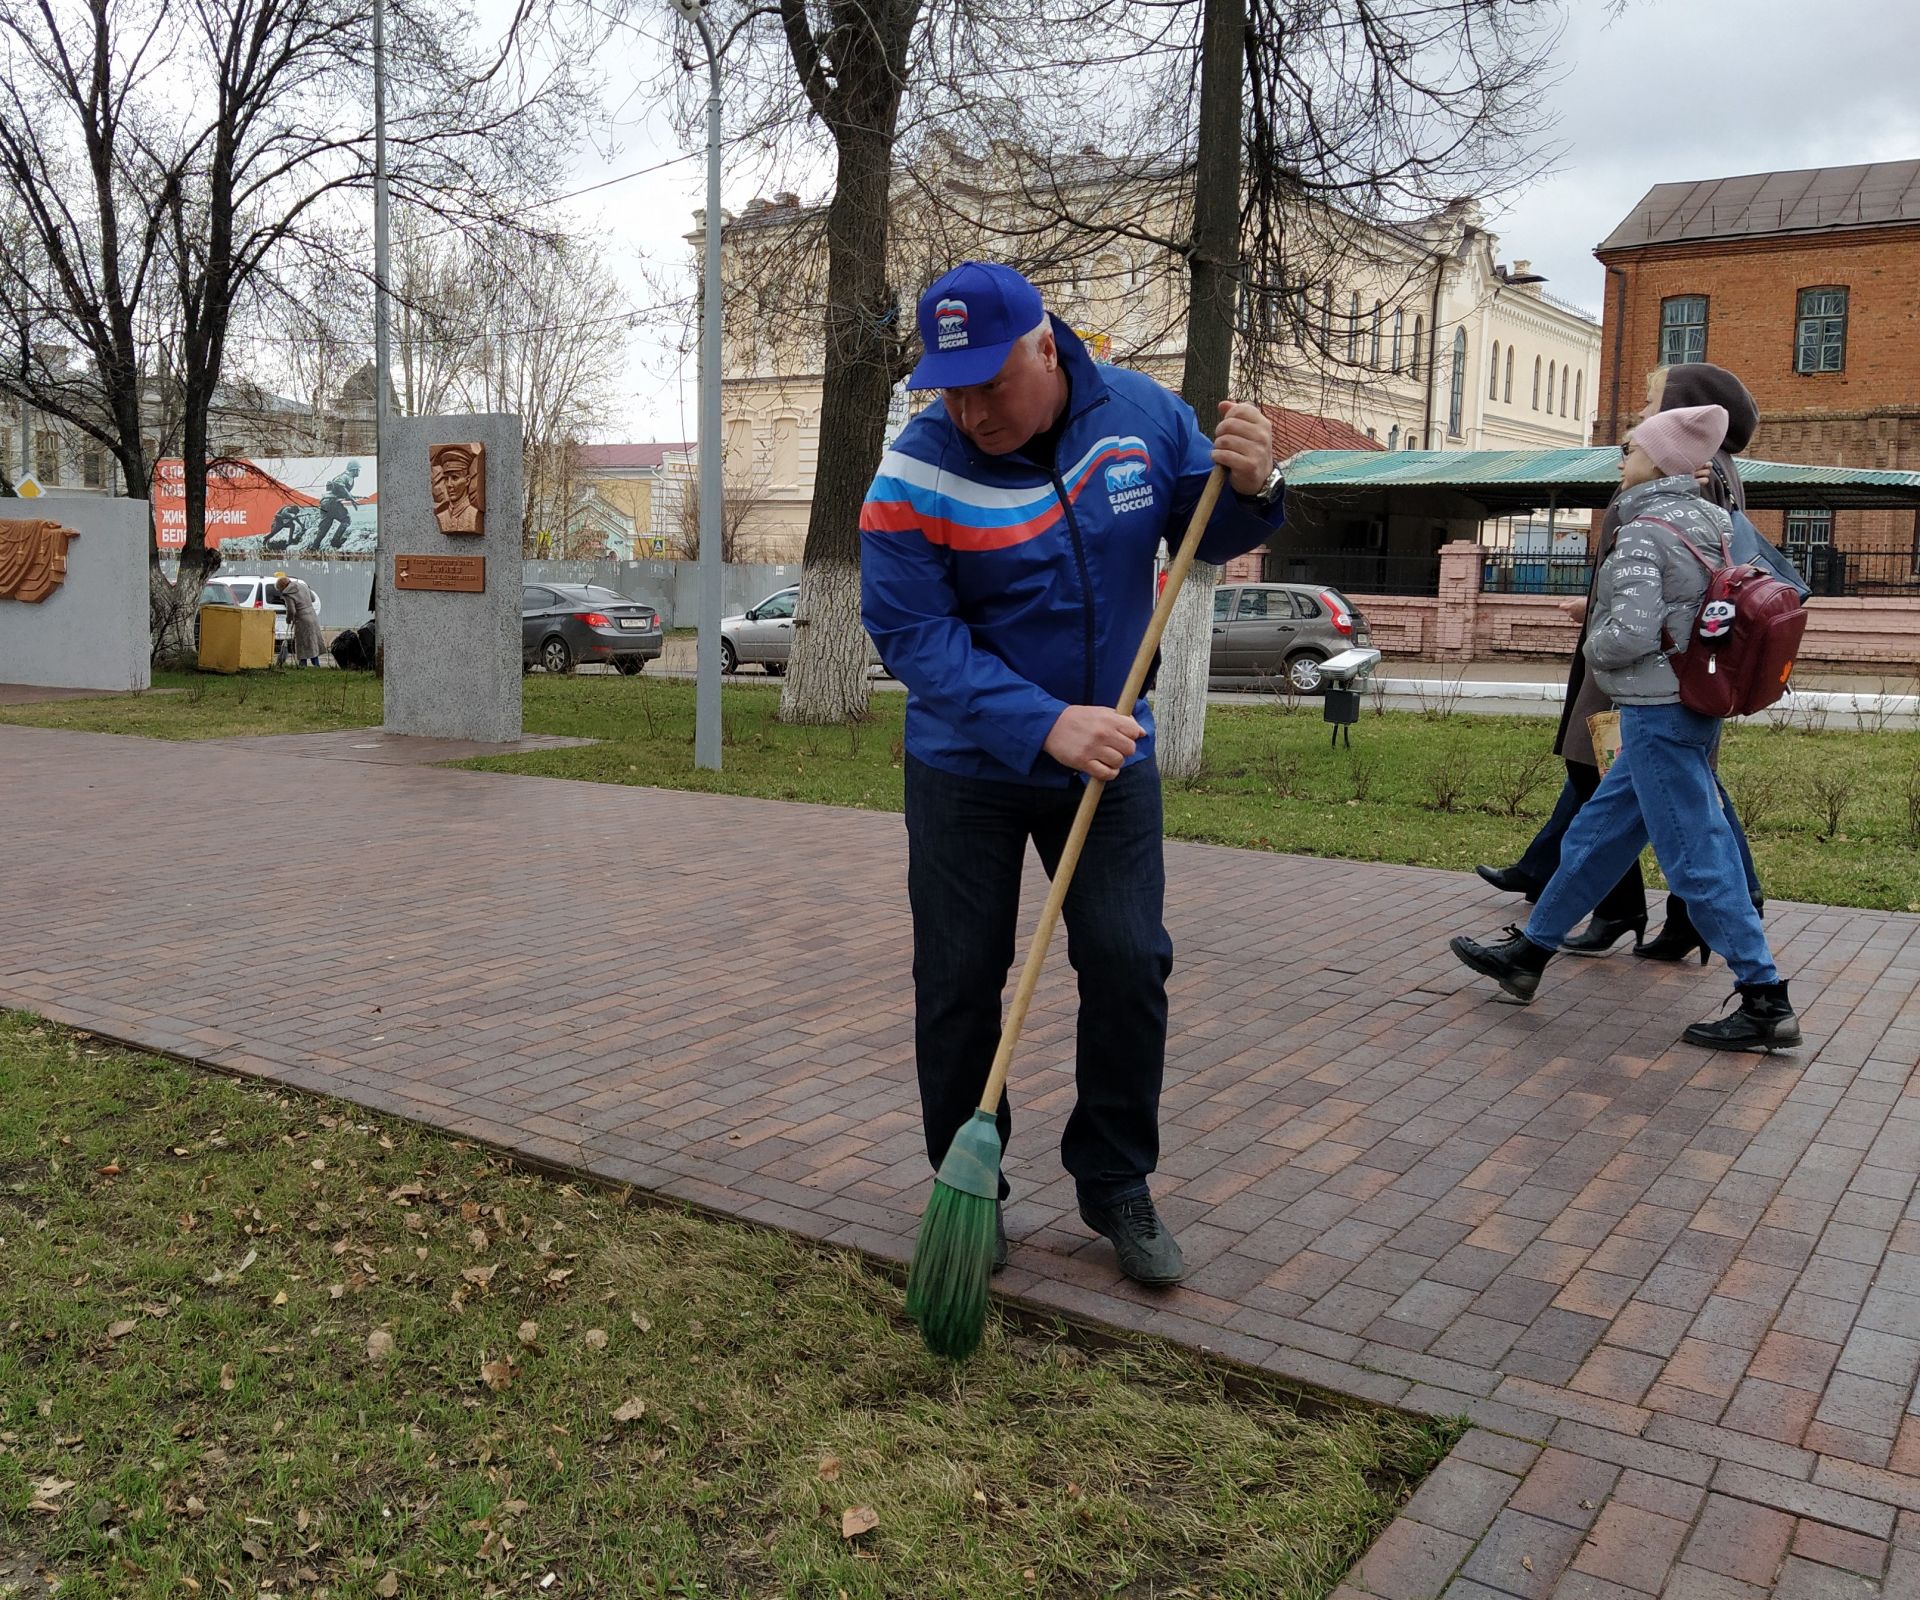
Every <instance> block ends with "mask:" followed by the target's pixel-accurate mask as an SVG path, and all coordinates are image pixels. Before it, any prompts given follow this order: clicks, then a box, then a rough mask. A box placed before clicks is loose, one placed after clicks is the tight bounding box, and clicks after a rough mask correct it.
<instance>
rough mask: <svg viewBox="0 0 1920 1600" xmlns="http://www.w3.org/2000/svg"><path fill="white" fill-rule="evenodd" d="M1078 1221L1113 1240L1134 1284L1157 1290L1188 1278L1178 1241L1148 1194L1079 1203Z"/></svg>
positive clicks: (1114, 1247)
mask: <svg viewBox="0 0 1920 1600" xmlns="http://www.w3.org/2000/svg"><path fill="white" fill-rule="evenodd" d="M1080 1220H1081V1221H1082V1222H1084V1223H1086V1225H1087V1226H1088V1227H1089V1228H1091V1229H1093V1231H1094V1232H1095V1233H1098V1234H1101V1235H1103V1236H1105V1237H1106V1238H1107V1239H1109V1240H1111V1241H1112V1243H1113V1253H1114V1254H1115V1255H1116V1256H1118V1257H1119V1259H1120V1270H1121V1271H1122V1272H1124V1273H1125V1274H1126V1275H1127V1276H1128V1277H1129V1278H1131V1279H1133V1281H1134V1282H1135V1283H1144V1284H1150V1285H1153V1286H1155V1287H1160V1286H1164V1285H1166V1284H1170V1283H1178V1282H1179V1281H1180V1280H1181V1279H1182V1278H1184V1277H1185V1276H1186V1275H1187V1264H1186V1262H1185V1261H1184V1260H1182V1259H1181V1255H1180V1241H1179V1240H1177V1239H1176V1238H1174V1236H1173V1234H1172V1233H1171V1232H1169V1231H1168V1228H1167V1225H1166V1224H1165V1223H1164V1222H1162V1221H1161V1220H1160V1213H1159V1212H1158V1211H1156V1210H1154V1208H1153V1197H1152V1196H1151V1195H1144V1194H1136V1195H1128V1196H1126V1197H1125V1198H1124V1199H1120V1200H1115V1201H1114V1202H1113V1203H1112V1204H1111V1205H1104V1206H1096V1205H1091V1204H1089V1203H1088V1202H1087V1201H1085V1200H1082V1201H1081V1202H1080Z"/></svg>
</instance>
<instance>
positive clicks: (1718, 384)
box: [1660, 361, 1760, 455]
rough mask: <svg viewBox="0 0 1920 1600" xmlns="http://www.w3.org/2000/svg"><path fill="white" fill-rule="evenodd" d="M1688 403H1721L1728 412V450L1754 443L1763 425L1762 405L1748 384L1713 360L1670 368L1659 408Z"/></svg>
mask: <svg viewBox="0 0 1920 1600" xmlns="http://www.w3.org/2000/svg"><path fill="white" fill-rule="evenodd" d="M1687 406H1722V407H1724V408H1725V409H1726V413H1727V443H1726V449H1727V452H1728V453H1729V454H1730V455H1738V454H1739V453H1740V452H1741V451H1742V450H1744V449H1746V447H1747V446H1748V445H1749V444H1751V443H1752V442H1753V430H1754V429H1755V428H1757V427H1759V426H1760V408H1759V407H1758V406H1757V405H1755V404H1754V403H1753V396H1752V395H1750V394H1748V393H1747V386H1746V385H1745V384H1744V383H1742V382H1741V381H1740V380H1739V379H1738V378H1736V377H1735V376H1734V375H1733V374H1732V373H1731V372H1729V371H1727V369H1726V368H1725V367H1716V366H1715V365H1714V364H1713V363H1712V362H1711V361H1683V362H1680V363H1679V364H1678V365H1676V366H1671V367H1668V368H1667V383H1666V387H1665V388H1663V389H1662V390H1661V391H1660V409H1661V410H1662V411H1678V410H1680V409H1682V408H1683V407H1687Z"/></svg>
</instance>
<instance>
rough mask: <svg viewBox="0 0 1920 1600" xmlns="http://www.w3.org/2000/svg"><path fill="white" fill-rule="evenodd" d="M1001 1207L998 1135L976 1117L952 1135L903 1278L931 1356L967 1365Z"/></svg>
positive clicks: (984, 1118)
mask: <svg viewBox="0 0 1920 1600" xmlns="http://www.w3.org/2000/svg"><path fill="white" fill-rule="evenodd" d="M999 1205H1000V1129H999V1126H998V1124H997V1123H996V1122H995V1120H994V1117H993V1115H992V1113H991V1112H986V1111H976V1112H974V1114H973V1115H972V1116H971V1117H969V1118H968V1119H967V1121H966V1122H965V1124H963V1125H962V1127H961V1129H960V1131H959V1132H958V1133H957V1134H955V1135H954V1139H953V1143H952V1144H951V1145H950V1146H949V1147H948V1149H947V1155H946V1159H945V1160H944V1161H942V1162H941V1163H940V1173H939V1176H938V1177H936V1178H935V1179H934V1181H933V1195H932V1197H931V1198H930V1199H929V1200H928V1201H927V1211H926V1215H925V1216H923V1217H922V1218H921V1219H920V1238H919V1241H918V1242H917V1243H916V1244H915V1245H914V1247H913V1267H912V1269H911V1270H910V1271H909V1272H908V1274H907V1315H908V1316H910V1317H912V1318H913V1320H914V1321H915V1322H916V1323H918V1324H919V1327H920V1337H921V1338H923V1339H924V1340H926V1343H927V1348H928V1349H929V1350H931V1351H932V1352H933V1353H934V1354H935V1355H940V1356H945V1357H947V1358H948V1359H949V1360H951V1361H964V1360H966V1358H967V1357H968V1356H970V1355H972V1354H973V1352H974V1350H975V1349H976V1348H977V1347H978V1346H979V1343H980V1335H981V1333H982V1331H983V1330H984V1329H985V1327H986V1323H987V1280H988V1279H989V1278H990V1277H992V1276H993V1249H994V1243H995V1239H996V1237H997V1230H996V1228H995V1226H994V1214H995V1212H996V1211H997V1210H998V1209H999Z"/></svg>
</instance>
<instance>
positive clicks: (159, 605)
mask: <svg viewBox="0 0 1920 1600" xmlns="http://www.w3.org/2000/svg"><path fill="white" fill-rule="evenodd" d="M219 565H220V556H219V552H218V551H214V550H205V549H202V550H191V551H189V550H182V551H181V552H180V576H179V578H178V579H177V580H176V581H174V582H171V583H169V582H168V581H167V575H166V573H165V572H164V571H163V570H162V569H161V566H160V561H159V555H158V552H157V551H156V552H155V555H154V558H153V560H152V561H151V562H150V563H149V565H148V567H147V621H148V626H149V627H150V629H151V630H152V636H153V664H154V665H155V666H156V667H176V668H188V667H192V666H193V665H194V664H195V662H196V661H197V660H198V658H199V640H198V639H197V638H196V637H195V631H194V621H195V619H196V618H197V617H198V616H199V614H200V595H201V593H202V591H204V590H205V589H206V587H207V579H209V578H210V577H212V576H213V574H214V572H215V571H216V569H217V568H218V567H219Z"/></svg>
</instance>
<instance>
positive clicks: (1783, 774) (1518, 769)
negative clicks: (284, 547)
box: [0, 672, 1920, 911]
mask: <svg viewBox="0 0 1920 1600" xmlns="http://www.w3.org/2000/svg"><path fill="white" fill-rule="evenodd" d="M343 681H344V683H345V684H346V685H347V687H345V688H342V687H341V684H342V682H343ZM156 682H163V683H167V684H171V685H176V686H179V685H184V686H186V692H185V693H182V694H171V695H154V696H147V697H139V698H134V699H116V700H75V701H63V702H59V703H56V704H49V705H40V706H12V707H0V720H5V721H14V722H33V723H38V724H41V725H44V726H59V727H73V728H93V729H97V730H99V731H102V732H115V733H151V734H154V735H156V736H160V737H167V738H210V737H218V736H223V735H232V734H240V733H278V732H289V731H297V730H305V729H312V730H318V729H323V728H346V727H366V726H369V725H370V724H372V723H375V722H377V721H378V720H379V716H380V702H379V685H378V683H377V682H375V680H374V679H372V678H371V677H369V676H368V675H366V674H362V673H331V672H323V673H309V674H301V673H299V672H279V673H273V674H266V675H261V676H258V677H254V678H248V677H240V678H208V677H205V676H200V675H193V674H188V675H184V676H182V677H180V678H177V679H175V678H162V679H157V680H156ZM196 694H197V696H198V698H197V699H196V698H194V697H195V695H196ZM356 694H358V695H359V696H361V697H362V698H360V699H358V700H356V699H355V698H354V696H355V695H356ZM723 694H724V702H723V703H724V716H725V721H726V741H725V758H724V764H723V770H722V771H721V772H718V773H714V772H707V771H702V770H699V769H696V768H695V767H694V765H693V716H694V710H693V705H694V688H693V685H692V684H691V683H690V682H687V681H686V680H684V679H671V678H661V677H656V676H653V675H651V674H642V675H640V676H638V677H634V678H620V677H612V676H605V677H602V676H591V677H572V678H554V677H549V676H548V675H546V674H544V673H535V674H534V675H533V676H532V677H530V678H528V679H527V680H526V701H525V706H526V711H525V721H526V727H527V731H528V732H530V733H554V734H569V735H574V736H577V737H583V738H590V739H595V740H598V741H600V742H599V743H597V744H594V745H588V746H583V747H579V748H575V749H569V750H548V751H541V752H538V753H535V754H531V755H523V756H505V757H485V758H482V759H480V760H477V761H472V762H467V763H465V765H468V766H471V767H476V768H482V769H490V770H495V771H502V772H531V773H539V774H542V775H544V776H548V777H556V778H579V779H585V780H589V781H592V782H596V783H628V784H646V785H654V786H658V787H663V788H670V789H694V790H706V791H714V792H724V793H728V794H751V795H761V796H764V797H767V798H769V799H775V800H804V801H812V802H817V803H820V804H825V805H841V806H858V807H861V808H864V809H867V810H877V811H897V810H899V809H900V808H901V805H902V804H903V769H902V761H903V756H902V742H901V722H902V717H903V713H904V710H905V706H904V699H905V697H904V696H903V695H901V694H899V693H897V692H893V691H884V690H882V691H876V692H875V693H874V695H873V698H872V702H871V706H872V709H871V713H870V715H869V718H868V720H867V721H866V722H865V723H863V724H861V725H860V726H859V727H857V728H854V729H852V730H849V729H846V728H805V727H791V726H788V725H787V724H785V723H782V722H780V721H779V720H778V719H777V716H776V713H777V711H778V707H779V686H778V685H777V684H775V683H771V682H770V683H768V684H767V685H766V686H765V687H761V686H760V685H758V684H730V685H728V686H727V687H726V689H725V690H724V691H723ZM1318 707H1319V702H1318V701H1317V700H1302V701H1299V702H1298V703H1288V702H1283V701H1275V702H1268V703H1261V704H1257V705H1254V706H1250V707H1248V708H1246V709H1241V708H1238V707H1224V706H1215V707H1213V708H1212V709H1211V710H1210V711H1209V712H1208V714H1207V756H1206V765H1205V768H1204V770H1203V771H1202V772H1201V773H1200V774H1199V775H1198V776H1197V777H1196V778H1193V779H1190V780H1187V781H1185V782H1180V783H1169V784H1168V786H1167V796H1166V818H1167V832H1168V834H1169V835H1170V836H1172V837H1174V838H1182V839H1198V840H1204V841H1207V842H1209V843H1214V844H1225V845H1236V846H1239V847H1242V848H1248V849H1256V850H1285V851H1293V852H1297V853H1299V854H1304V855H1321V856H1338V857H1345V858H1349V859H1352V860H1358V861H1393V862H1404V863H1408V864H1410V865H1416V866H1428V867H1446V868H1450V869H1453V870H1456V871H1464V870H1466V869H1468V868H1471V867H1472V866H1473V864H1474V863H1475V862H1477V861H1491V862H1506V861H1511V860H1513V859H1514V858H1515V857H1516V856H1518V855H1519V853H1520V851H1521V850H1522V849H1523V848H1524V847H1525V845H1526V842H1527V841H1528V839H1530V838H1531V837H1532V836H1533V832H1534V830H1535V829H1536V828H1537V827H1538V826H1539V824H1540V822H1541V820H1542V819H1543V818H1544V817H1545V816H1546V814H1547V812H1548V811H1549V810H1551V808H1552V805H1553V800H1554V797H1555V795H1556V793H1557V792H1558V789H1559V778H1560V772H1559V768H1558V765H1557V764H1556V763H1554V762H1552V761H1551V760H1550V759H1549V760H1548V761H1546V762H1544V763H1543V762H1542V761H1541V757H1542V754H1543V752H1547V753H1550V751H1551V748H1552V743H1553V723H1552V722H1551V721H1550V720H1549V719H1547V718H1544V717H1480V716H1462V715H1452V716H1447V715H1441V714H1439V713H1438V712H1434V713H1432V714H1428V713H1421V712H1387V713H1385V714H1369V715H1367V716H1365V717H1363V718H1362V719H1361V721H1360V723H1359V725H1358V726H1357V727H1356V728H1355V729H1354V730H1353V739H1354V744H1353V748H1352V749H1351V750H1348V749H1346V748H1344V747H1343V748H1340V749H1330V748H1329V747H1328V743H1327V730H1326V727H1325V725H1324V724H1323V723H1322V722H1321V720H1320V716H1319V711H1318ZM1356 767H1363V768H1364V771H1362V772H1360V773H1358V774H1356ZM1543 769H1544V770H1543ZM1721 770H1722V776H1723V777H1724V779H1725V781H1726V784H1727V787H1728V789H1729V790H1730V791H1731V793H1732V794H1733V796H1734V799H1735V802H1736V803H1737V804H1741V805H1742V806H1743V811H1744V814H1745V815H1746V818H1747V822H1748V832H1749V834H1750V836H1751V838H1752V843H1753V848H1754V855H1755V858H1756V860H1757V861H1758V863H1759V867H1760V876H1761V881H1762V882H1763V883H1764V885H1765V886H1766V890H1767V893H1768V895H1769V896H1771V897H1774V898H1778V899H1785V900H1807V901H1815V902H1819V903H1823V904H1827V905H1839V906H1870V907H1875V908H1878V909H1881V910H1893V911H1900V910H1906V911H1920V869H1916V867H1915V864H1914V855H1913V850H1914V844H1913V840H1914V838H1915V836H1916V835H1915V831H1914V830H1915V828H1916V827H1920V824H1917V823H1916V822H1915V820H1914V819H1915V818H1916V817H1920V809H1916V807H1920V802H1916V801H1914V800H1913V799H1912V798H1911V796H1912V794H1913V793H1916V792H1920V791H1916V790H1915V787H1914V786H1915V784H1916V782H1920V780H1916V779H1915V778H1914V777H1913V774H1914V773H1915V772H1916V770H1920V731H1913V730H1907V731H1879V732H1873V731H1864V732H1863V731H1859V730H1856V729H1851V728H1849V729H1840V728H1838V727H1836V728H1833V729H1830V730H1829V731H1825V732H1819V733H1808V732H1802V731H1800V730H1798V729H1787V728H1772V727H1766V726H1738V727H1733V728H1730V729H1729V730H1728V731H1727V735H1726V743H1725V749H1724V753H1723V758H1722V763H1721ZM1816 776H1817V777H1818V779H1819V782H1820V784H1821V785H1822V786H1824V787H1825V789H1826V790H1827V791H1828V792H1830V793H1837V792H1839V791H1840V790H1841V789H1842V788H1844V790H1845V793H1846V801H1845V804H1844V807H1843V808H1842V813H1841V817H1840V821H1839V823H1838V824H1835V819H1834V818H1833V816H1832V815H1830V814H1829V811H1828V810H1827V808H1826V806H1825V805H1824V804H1822V803H1817V802H1816V799H1815V797H1814V794H1813V779H1814V778H1815V777H1816ZM1536 780H1538V781H1536ZM1830 824H1834V829H1833V831H1832V832H1831V833H1829V827H1830ZM1823 836H1825V837H1823ZM1648 865H1649V868H1650V869H1651V867H1652V858H1651V856H1649V857H1648ZM1654 876H1655V881H1658V875H1657V872H1656V873H1655V874H1654Z"/></svg>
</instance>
